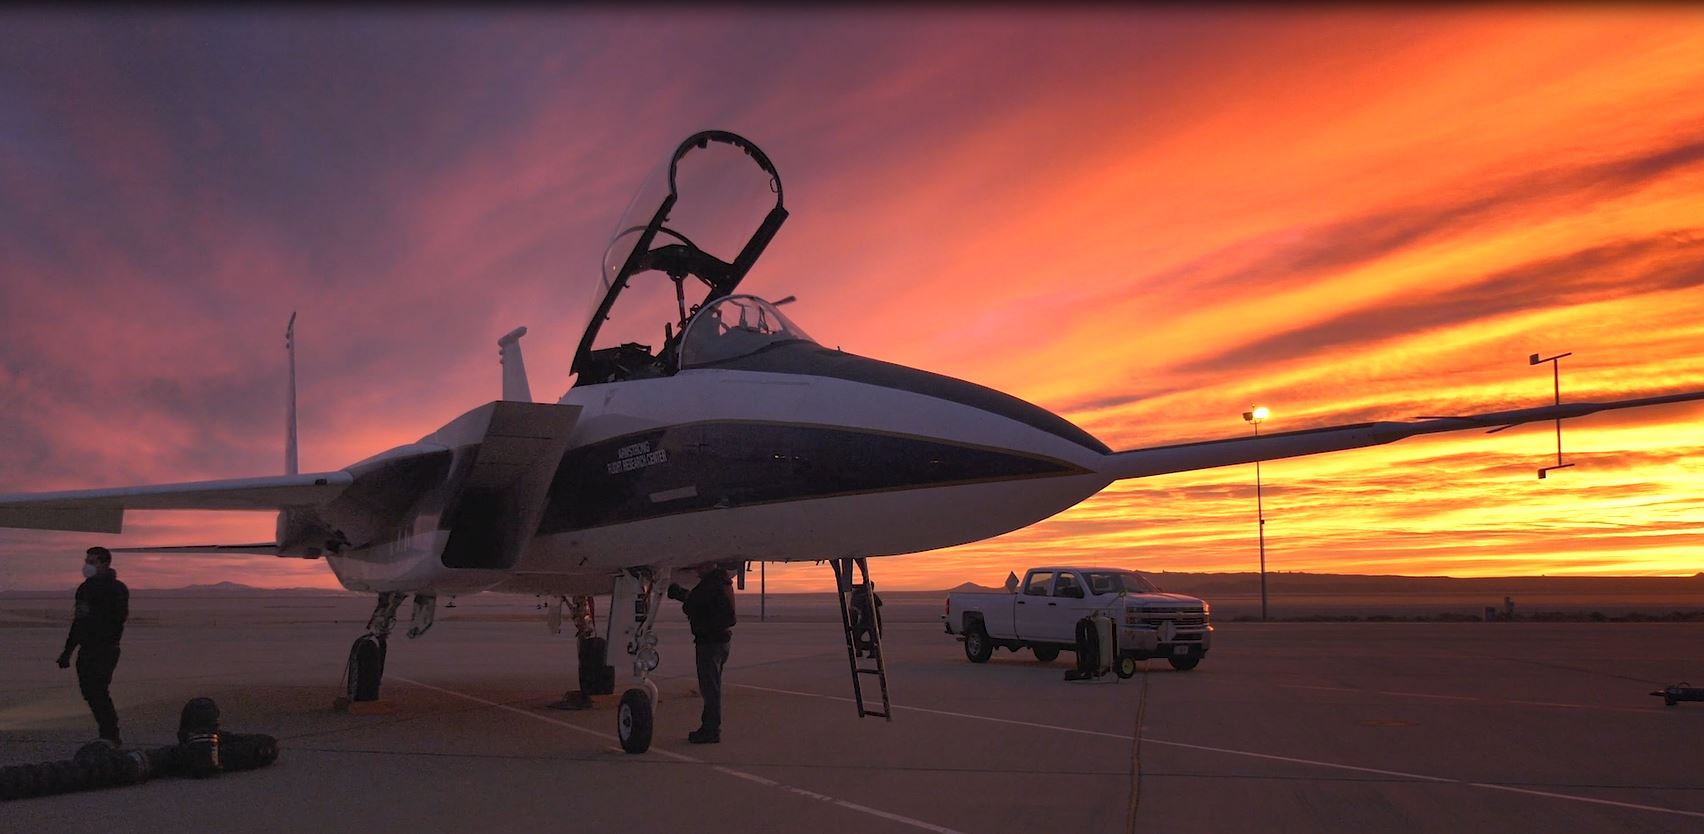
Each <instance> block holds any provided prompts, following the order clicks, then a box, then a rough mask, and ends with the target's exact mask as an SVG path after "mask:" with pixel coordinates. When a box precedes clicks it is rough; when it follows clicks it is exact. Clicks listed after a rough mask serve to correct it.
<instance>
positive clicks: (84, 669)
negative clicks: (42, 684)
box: [59, 547, 130, 747]
mask: <svg viewBox="0 0 1704 834" xmlns="http://www.w3.org/2000/svg"><path fill="white" fill-rule="evenodd" d="M83 576H84V577H85V579H84V580H83V584H81V585H79V586H77V609H76V613H75V615H74V616H73V618H72V620H71V634H70V635H69V636H67V637H66V638H65V651H63V652H61V653H60V654H59V668H61V669H65V668H68V667H70V665H71V652H72V650H76V649H80V651H78V652H77V688H78V689H81V690H82V692H83V700H85V701H88V702H89V711H90V712H93V713H94V714H95V723H96V724H97V725H99V727H100V732H101V738H102V739H103V740H105V741H107V742H109V743H111V744H112V746H114V747H118V746H119V745H120V744H122V742H121V741H120V740H119V737H118V710H117V709H115V708H114V707H113V705H112V695H110V694H109V693H108V692H107V688H108V687H109V686H111V685H112V673H113V670H114V669H116V668H118V641H119V639H120V638H122V637H124V621H125V620H126V619H128V618H129V617H130V589H129V588H126V587H124V583H123V582H120V581H118V572H117V571H115V570H113V569H112V552H111V551H109V550H107V549H106V548H104V547H91V548H89V550H88V552H87V553H86V554H85V555H84V557H83Z"/></svg>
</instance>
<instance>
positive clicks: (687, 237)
mask: <svg viewBox="0 0 1704 834" xmlns="http://www.w3.org/2000/svg"><path fill="white" fill-rule="evenodd" d="M786 219H787V210H786V208H784V207H783V205H782V192H781V176H780V174H778V173H776V171H775V166H774V165H773V164H771V163H770V161H769V157H767V156H765V155H764V153H763V151H761V150H759V149H758V147H757V146H756V145H754V144H752V143H751V142H750V141H748V140H747V139H745V138H743V137H741V136H738V135H736V134H733V133H728V132H725V131H719V130H707V131H703V132H701V133H696V134H693V135H692V136H690V137H688V138H687V140H686V141H685V142H682V143H681V144H680V147H678V148H676V149H675V152H674V154H673V156H671V157H670V158H669V162H668V165H667V167H666V168H665V169H664V170H663V171H661V172H659V173H658V174H657V175H655V176H652V177H651V178H649V179H648V180H647V181H646V182H645V183H644V184H643V185H642V186H641V187H640V189H639V192H638V194H637V195H635V197H634V199H633V202H632V203H631V204H629V206H628V208H627V211H626V212H625V213H624V214H623V215H622V218H621V221H620V222H619V223H617V224H616V229H615V234H614V235H613V236H612V239H611V240H610V243H609V246H608V247H606V248H605V250H604V256H603V264H602V270H601V281H600V282H599V285H598V298H597V307H596V309H595V312H594V313H593V314H592V318H591V321H590V322H588V323H587V325H586V330H585V334H584V335H583V336H582V337H581V339H580V346H579V349H578V350H577V351H576V352H575V355H574V366H573V370H574V372H575V373H576V374H578V379H577V380H576V382H575V384H576V385H590V384H597V383H602V382H614V381H618V380H621V379H633V378H642V377H645V376H655V375H663V374H667V373H672V372H673V371H674V370H675V369H676V368H677V367H678V362H677V358H678V352H679V349H680V339H681V334H682V332H683V331H684V330H685V329H686V324H687V322H688V320H690V319H691V318H692V317H693V315H694V314H695V313H697V312H698V311H699V309H700V308H701V307H703V306H705V305H707V304H709V303H710V302H713V301H716V300H717V299H720V298H724V297H726V296H728V295H729V294H731V293H732V292H733V291H734V289H735V288H736V287H738V286H739V283H740V281H741V280H742V279H744V278H745V276H746V273H747V272H749V271H750V270H751V267H752V265H753V264H754V263H756V262H757V259H758V257H759V256H760V255H762V254H763V250H764V248H765V247H766V246H767V245H768V244H769V241H770V239H771V238H773V237H774V236H775V232H776V230H778V229H779V228H780V227H781V223H782V222H783V221H785V220H786ZM624 298H625V299H626V302H624V303H621V304H620V305H619V308H618V300H619V299H624ZM770 309H773V308H770ZM777 315H778V314H777ZM659 336H660V337H661V345H660V348H659V349H658V350H656V351H653V350H652V349H651V346H650V344H649V342H651V341H652V340H654V339H655V338H656V337H659ZM641 339H643V340H645V341H644V342H641V341H639V340H641Z"/></svg>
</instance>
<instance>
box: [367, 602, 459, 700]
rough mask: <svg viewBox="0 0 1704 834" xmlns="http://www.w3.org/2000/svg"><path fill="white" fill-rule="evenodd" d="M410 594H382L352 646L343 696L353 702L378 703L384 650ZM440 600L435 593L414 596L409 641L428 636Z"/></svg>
mask: <svg viewBox="0 0 1704 834" xmlns="http://www.w3.org/2000/svg"><path fill="white" fill-rule="evenodd" d="M406 599H408V594H407V593H404V592H402V591H387V592H385V593H382V594H379V601H378V604H377V605H375V606H374V607H373V616H372V617H371V618H369V619H368V620H367V633H366V634H363V635H361V636H360V637H357V638H355V644H354V645H353V646H350V647H349V662H348V664H347V665H346V666H345V667H344V670H343V686H344V695H345V697H346V698H347V699H348V700H349V701H350V702H356V701H377V700H378V699H379V684H380V682H381V681H383V679H384V675H385V651H386V648H387V643H388V641H389V640H390V633H391V629H392V628H394V627H395V626H396V612H397V609H399V608H401V607H402V603H403V601H404V600H406ZM437 610H438V598H437V597H436V596H434V595H432V594H415V595H414V624H413V625H412V626H410V627H409V629H408V637H409V639H411V640H412V639H414V638H416V637H419V636H420V635H422V634H425V633H426V631H427V629H430V628H431V627H432V622H433V619H434V617H435V615H436V614H437Z"/></svg>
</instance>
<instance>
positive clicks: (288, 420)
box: [284, 311, 297, 475]
mask: <svg viewBox="0 0 1704 834" xmlns="http://www.w3.org/2000/svg"><path fill="white" fill-rule="evenodd" d="M284 352H285V353H287V354H289V356H290V390H289V391H288V392H287V398H286V400H285V406H284V474H286V475H295V474H297V469H296V313H295V311H291V312H290V323H289V324H287V325H285V326H284Z"/></svg>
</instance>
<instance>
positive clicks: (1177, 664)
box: [1167, 654, 1201, 672]
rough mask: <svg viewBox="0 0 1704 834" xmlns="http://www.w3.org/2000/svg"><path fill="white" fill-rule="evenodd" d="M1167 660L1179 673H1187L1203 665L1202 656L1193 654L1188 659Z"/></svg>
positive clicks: (1173, 658)
mask: <svg viewBox="0 0 1704 834" xmlns="http://www.w3.org/2000/svg"><path fill="white" fill-rule="evenodd" d="M1167 660H1169V661H1170V662H1171V665H1172V668H1173V669H1176V670H1178V671H1179V672H1187V671H1189V670H1191V669H1194V668H1195V667H1197V666H1200V665H1201V655H1198V654H1192V655H1190V656H1188V657H1172V658H1167Z"/></svg>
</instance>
